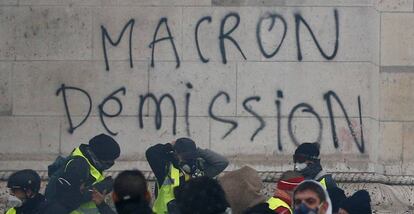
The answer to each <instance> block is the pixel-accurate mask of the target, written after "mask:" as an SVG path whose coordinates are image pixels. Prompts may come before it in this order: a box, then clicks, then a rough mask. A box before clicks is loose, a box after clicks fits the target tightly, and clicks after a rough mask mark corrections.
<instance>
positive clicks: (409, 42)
mask: <svg viewBox="0 0 414 214" xmlns="http://www.w3.org/2000/svg"><path fill="white" fill-rule="evenodd" d="M413 18H414V14H412V13H383V14H382V15H381V65H384V66H389V65H414V63H413V62H414V52H413V51H412V49H413V48H414V40H413V39H412V35H413V34H414V23H413V22H411V19H413Z"/></svg>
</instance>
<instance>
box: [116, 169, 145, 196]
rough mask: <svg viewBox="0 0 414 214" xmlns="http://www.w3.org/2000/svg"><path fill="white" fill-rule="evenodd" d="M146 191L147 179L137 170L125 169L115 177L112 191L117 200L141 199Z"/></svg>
mask: <svg viewBox="0 0 414 214" xmlns="http://www.w3.org/2000/svg"><path fill="white" fill-rule="evenodd" d="M147 191H148V188H147V181H146V180H145V176H144V175H143V174H142V172H141V171H139V170H126V171H123V172H121V173H119V175H118V176H117V177H116V178H115V181H114V192H115V194H116V195H117V196H118V198H119V200H129V199H138V200H143V199H145V194H146V193H147Z"/></svg>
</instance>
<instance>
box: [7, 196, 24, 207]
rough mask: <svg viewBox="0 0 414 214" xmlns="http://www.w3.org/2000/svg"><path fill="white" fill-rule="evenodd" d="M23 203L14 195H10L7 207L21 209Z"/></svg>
mask: <svg viewBox="0 0 414 214" xmlns="http://www.w3.org/2000/svg"><path fill="white" fill-rule="evenodd" d="M22 205H23V201H22V200H20V199H19V198H18V197H16V196H14V195H8V197H7V206H8V207H21V206H22Z"/></svg>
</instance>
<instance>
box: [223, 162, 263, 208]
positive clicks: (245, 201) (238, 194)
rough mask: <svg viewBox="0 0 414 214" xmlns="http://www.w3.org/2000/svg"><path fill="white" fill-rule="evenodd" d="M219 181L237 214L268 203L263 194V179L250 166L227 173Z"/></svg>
mask: <svg viewBox="0 0 414 214" xmlns="http://www.w3.org/2000/svg"><path fill="white" fill-rule="evenodd" d="M218 180H219V182H220V184H221V186H222V187H223V189H224V191H225V192H226V198H227V201H228V202H229V204H230V207H231V209H232V212H233V213H235V214H239V213H243V211H245V210H246V209H248V208H250V207H253V206H256V205H257V204H260V203H264V202H265V201H266V198H265V196H264V195H263V194H262V193H261V190H262V189H263V186H264V185H263V182H262V179H261V178H260V176H259V174H258V173H257V171H256V170H254V169H253V168H251V167H249V166H244V167H242V168H240V169H238V170H234V171H231V172H227V173H226V174H224V175H223V176H221V177H219V179H218Z"/></svg>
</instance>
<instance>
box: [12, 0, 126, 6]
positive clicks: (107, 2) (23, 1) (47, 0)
mask: <svg viewBox="0 0 414 214" xmlns="http://www.w3.org/2000/svg"><path fill="white" fill-rule="evenodd" d="M117 4H118V0H19V5H23V6H38V5H47V6H56V5H59V6H60V5H67V6H71V7H72V6H115V5H117Z"/></svg>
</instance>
